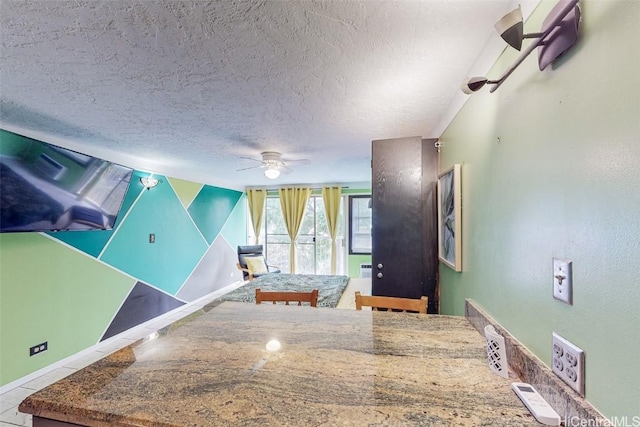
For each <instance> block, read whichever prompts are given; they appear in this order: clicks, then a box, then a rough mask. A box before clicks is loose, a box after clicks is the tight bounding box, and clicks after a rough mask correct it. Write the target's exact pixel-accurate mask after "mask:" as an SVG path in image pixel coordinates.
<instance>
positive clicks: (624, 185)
mask: <svg viewBox="0 0 640 427" xmlns="http://www.w3.org/2000/svg"><path fill="white" fill-rule="evenodd" d="M555 3H556V2H555V1H543V2H542V3H541V5H540V6H539V7H538V8H537V9H536V11H535V12H534V14H533V15H532V17H531V18H530V20H529V21H528V22H527V23H526V24H525V32H526V31H530V32H531V31H537V29H538V28H540V27H541V24H542V21H543V19H544V17H545V16H546V15H547V13H548V12H549V11H550V10H551V8H552V7H553V6H554V4H555ZM580 4H581V6H582V13H583V22H582V29H581V33H582V34H581V37H580V40H579V43H578V44H577V45H576V46H575V47H574V48H573V50H572V51H570V52H568V53H567V54H565V56H564V57H563V58H561V59H560V61H559V62H558V63H557V64H555V65H554V66H553V67H549V68H547V69H546V70H544V71H543V72H540V71H539V69H538V64H537V55H536V54H535V52H534V54H532V55H530V56H529V57H528V58H527V60H526V61H525V62H524V63H523V64H522V65H520V67H519V68H518V69H517V70H516V71H515V72H514V73H513V74H512V75H511V76H510V77H509V79H508V80H507V81H506V82H505V83H504V84H503V85H502V86H501V87H500V88H499V89H498V90H497V91H496V92H494V93H493V94H491V93H489V91H488V88H485V89H484V90H482V91H481V92H478V93H476V94H474V95H473V96H471V97H470V98H469V100H468V102H467V104H466V105H465V107H464V108H463V110H462V111H461V112H460V113H459V114H458V115H457V117H456V118H455V120H454V121H453V123H452V124H451V125H450V127H449V128H448V129H447V130H446V131H445V133H444V134H443V136H442V138H441V142H442V147H443V148H442V151H441V159H440V161H441V163H440V170H441V171H444V170H446V169H448V168H449V167H451V165H453V164H455V163H460V164H461V165H462V203H463V209H462V215H463V231H462V249H463V271H462V273H456V272H454V271H453V270H451V269H449V268H448V267H446V266H444V265H441V266H440V298H441V299H440V302H441V311H442V313H444V314H457V315H461V314H463V312H464V299H465V298H472V299H474V300H476V301H477V302H478V303H479V304H480V305H481V306H483V307H484V308H485V309H486V310H487V311H488V312H489V313H490V314H491V315H492V316H493V317H494V318H495V319H496V320H497V321H498V322H500V323H501V324H502V325H503V326H505V327H506V328H507V329H508V330H509V331H510V332H511V333H512V334H513V335H514V336H515V337H516V338H517V339H519V340H520V341H521V342H522V343H523V344H524V345H525V346H526V347H527V348H528V349H529V350H531V351H532V352H533V353H535V354H536V355H537V356H538V357H539V358H540V359H541V360H542V361H543V362H544V363H545V364H547V365H549V364H550V359H551V355H550V354H551V333H552V331H556V332H558V333H559V334H560V335H562V336H564V337H565V338H567V339H569V340H570V341H572V342H573V343H574V344H576V345H578V346H579V347H581V348H582V349H583V350H584V351H585V355H586V399H587V400H588V401H589V402H590V403H591V404H592V405H594V406H595V407H596V408H597V409H598V410H600V411H601V412H602V413H603V414H604V415H605V416H608V417H613V416H618V417H621V416H628V417H631V416H636V417H637V416H638V415H640V398H639V397H638V396H640V381H639V379H640V364H639V363H638V355H639V354H640V332H638V331H639V329H638V325H640V309H639V307H640V286H639V282H638V272H639V271H640V220H639V218H640V217H639V212H640V101H639V100H640V85H639V84H638V83H637V76H638V75H639V74H640V54H639V52H638V47H637V44H636V43H635V42H636V41H637V40H638V34H637V23H638V22H639V21H640V2H637V1H620V0H618V1H590V0H583V1H581V2H580ZM526 43H527V42H525V44H526ZM517 56H518V52H515V51H512V50H507V51H505V53H503V55H502V56H501V58H500V59H499V60H498V62H497V63H496V65H495V66H494V68H493V69H492V70H491V71H490V73H489V77H492V78H495V77H497V76H499V75H500V74H502V72H503V71H504V70H506V69H507V67H508V66H509V65H511V64H512V63H513V61H514V60H515V58H516V57H517ZM554 257H556V258H568V259H571V260H572V261H573V280H574V295H573V297H574V298H573V306H569V305H566V304H563V303H561V302H559V301H557V300H554V299H553V297H552V280H553V279H552V258H554ZM629 419H631V418H629Z"/></svg>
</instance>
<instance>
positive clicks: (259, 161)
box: [240, 157, 262, 163]
mask: <svg viewBox="0 0 640 427" xmlns="http://www.w3.org/2000/svg"><path fill="white" fill-rule="evenodd" d="M240 158H241V159H245V160H252V161H254V162H258V163H262V160H260V159H254V158H253V157H240Z"/></svg>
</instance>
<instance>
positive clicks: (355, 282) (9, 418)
mask: <svg viewBox="0 0 640 427" xmlns="http://www.w3.org/2000/svg"><path fill="white" fill-rule="evenodd" d="M240 285H241V283H240V284H236V285H231V286H229V287H227V288H224V289H221V290H220V291H216V292H214V293H212V294H210V295H208V296H207V297H205V298H203V299H200V300H198V301H196V302H194V303H192V304H189V305H187V306H184V307H181V308H180V309H177V310H174V311H172V312H170V313H167V314H166V315H163V316H160V317H159V318H156V319H153V320H151V321H149V322H147V323H143V324H142V325H139V326H136V327H135V328H132V329H130V330H128V331H126V332H123V333H122V334H120V335H117V336H116V337H113V339H110V340H106V341H104V342H102V343H100V344H98V345H96V346H94V347H93V348H92V349H90V350H88V351H83V352H81V353H79V354H77V355H75V356H72V357H70V358H68V359H67V360H66V361H65V362H64V363H62V365H61V366H59V367H57V368H55V369H53V370H51V371H50V372H47V373H45V374H43V375H41V376H39V377H37V378H35V379H33V380H31V381H29V382H27V383H24V384H22V385H21V386H19V387H16V388H14V389H12V390H9V391H8V392H6V393H3V394H0V427H15V426H28V427H31V425H32V424H31V415H28V414H23V413H22V412H19V411H18V405H19V404H20V402H22V401H23V400H24V399H25V398H26V397H27V396H29V395H31V394H32V393H35V392H36V391H38V390H40V389H42V388H44V387H46V386H48V385H49V384H52V383H54V382H56V381H58V380H61V379H62V378H64V377H66V376H68V375H71V374H72V373H74V372H76V371H77V370H79V369H82V368H84V367H85V366H87V365H90V364H91V363H93V362H96V361H98V360H100V359H102V358H103V357H104V356H106V355H108V354H110V353H113V352H114V351H116V350H119V349H121V348H123V347H126V346H127V345H129V344H131V343H133V342H135V341H137V340H139V339H140V338H143V337H146V336H148V335H150V334H152V333H153V332H155V331H157V330H158V329H161V328H164V327H165V326H167V325H169V324H171V323H173V322H175V321H176V320H179V319H182V318H183V317H185V316H187V315H189V314H191V313H193V312H194V311H197V310H199V309H200V308H202V307H203V306H205V305H206V304H208V303H209V302H211V301H212V300H214V299H215V298H218V297H219V296H220V295H223V294H224V293H226V292H229V291H231V290H233V289H235V288H236V287H238V286H240ZM355 291H360V292H362V293H363V294H369V295H370V294H371V279H351V280H350V281H349V284H348V285H347V288H346V289H345V291H344V293H343V296H342V298H341V299H340V301H339V302H338V306H337V308H343V309H355V296H354V295H355Z"/></svg>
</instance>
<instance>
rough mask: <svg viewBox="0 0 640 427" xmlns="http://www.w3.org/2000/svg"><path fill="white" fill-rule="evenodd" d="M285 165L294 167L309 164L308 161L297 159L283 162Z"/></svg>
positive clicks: (309, 161)
mask: <svg viewBox="0 0 640 427" xmlns="http://www.w3.org/2000/svg"><path fill="white" fill-rule="evenodd" d="M283 162H284V163H286V164H287V165H291V164H295V165H308V164H309V163H311V160H309V159H297V160H283Z"/></svg>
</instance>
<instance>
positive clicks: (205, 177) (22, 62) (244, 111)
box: [0, 0, 517, 188]
mask: <svg viewBox="0 0 640 427" xmlns="http://www.w3.org/2000/svg"><path fill="white" fill-rule="evenodd" d="M516 5H517V2H516V3H514V2H513V1H511V0H469V1H464V0H422V1H417V0H411V1H408V0H397V1H390V0H389V1H375V0H366V1H352V0H340V1H322V2H311V1H293V0H292V1H253V0H252V1H214V2H211V1H195V0H189V1H174V0H167V1H151V0H145V1H131V0H109V1H106V0H105V1H86V0H73V1H53V0H40V1H25V0H19V1H10V0H2V2H1V3H0V28H1V37H2V39H1V40H2V50H1V52H0V67H1V68H0V71H1V80H0V85H1V87H0V89H1V102H2V104H1V108H2V110H1V113H2V116H1V123H0V124H2V127H4V128H7V129H9V130H12V129H13V130H24V131H27V132H28V133H29V136H35V137H40V138H41V139H43V140H45V141H48V142H52V143H54V144H58V145H62V146H65V147H67V148H71V149H75V150H77V151H82V152H84V153H87V154H92V155H96V156H99V157H102V158H105V159H108V160H113V161H117V162H120V163H123V164H126V165H128V166H132V167H135V168H137V169H142V170H147V171H150V172H155V173H160V174H166V175H170V176H174V177H179V178H184V179H190V180H195V181H199V182H204V183H211V184H218V185H228V186H230V187H232V188H242V187H244V186H245V185H269V184H272V185H277V184H285V183H313V184H320V183H345V182H366V181H370V179H371V171H370V152H371V140H373V139H381V138H392V137H402V136H413V135H420V136H423V137H437V136H439V133H440V132H441V131H442V130H443V129H444V126H446V123H447V122H448V120H449V119H450V117H447V116H448V115H449V116H450V115H451V111H452V108H454V109H455V105H454V104H452V103H453V101H454V99H455V98H456V97H460V96H461V95H460V91H459V86H460V82H461V80H462V79H463V78H464V77H466V76H467V73H468V72H469V71H470V69H471V68H472V65H473V64H474V62H475V61H476V59H477V57H478V55H479V53H480V52H481V51H482V50H483V48H485V46H486V44H487V42H488V40H490V39H492V38H494V39H499V37H498V36H497V34H495V32H494V29H493V24H494V23H495V21H496V20H497V19H498V18H499V17H500V16H502V15H503V14H505V13H506V12H508V11H509V10H511V9H512V8H513V7H515V6H516ZM493 59H495V57H494V58H493ZM484 71H486V69H485V70H484ZM452 106H453V107H452ZM23 133H24V132H23ZM262 151H280V152H282V153H283V158H285V159H287V158H289V159H298V158H305V159H309V160H310V161H311V163H310V164H308V165H305V166H299V167H297V168H295V167H294V171H293V173H291V174H290V175H285V176H281V177H280V178H278V179H277V180H275V181H270V180H267V179H266V178H265V177H264V175H263V174H262V173H261V171H260V170H250V171H243V172H237V171H236V170H237V169H241V168H246V167H249V166H253V165H254V163H253V162H251V161H250V160H245V159H242V157H254V158H259V157H260V153H261V152H262Z"/></svg>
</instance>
